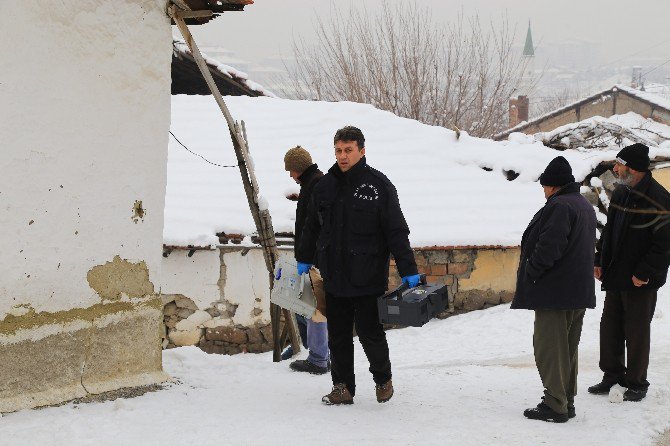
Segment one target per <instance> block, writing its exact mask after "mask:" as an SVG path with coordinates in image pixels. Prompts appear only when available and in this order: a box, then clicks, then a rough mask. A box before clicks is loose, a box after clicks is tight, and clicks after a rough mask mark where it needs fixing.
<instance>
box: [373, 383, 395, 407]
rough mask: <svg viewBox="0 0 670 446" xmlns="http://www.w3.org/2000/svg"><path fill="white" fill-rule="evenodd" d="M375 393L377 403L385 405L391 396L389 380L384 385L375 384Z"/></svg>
mask: <svg viewBox="0 0 670 446" xmlns="http://www.w3.org/2000/svg"><path fill="white" fill-rule="evenodd" d="M375 391H376V392H377V402H378V403H385V402H387V401H388V400H390V399H391V397H392V396H393V383H392V382H391V380H390V379H389V380H388V381H386V382H385V383H384V384H377V385H376V386H375Z"/></svg>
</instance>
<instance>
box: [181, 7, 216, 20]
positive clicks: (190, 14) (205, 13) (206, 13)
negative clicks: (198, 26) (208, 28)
mask: <svg viewBox="0 0 670 446" xmlns="http://www.w3.org/2000/svg"><path fill="white" fill-rule="evenodd" d="M213 15H214V13H213V12H212V11H210V10H207V9H205V10H202V11H176V12H175V16H176V17H179V18H180V19H196V18H202V17H211V16H213Z"/></svg>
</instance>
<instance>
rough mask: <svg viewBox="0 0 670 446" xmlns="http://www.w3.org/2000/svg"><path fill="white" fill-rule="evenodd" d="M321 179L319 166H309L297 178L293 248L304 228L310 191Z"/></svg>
mask: <svg viewBox="0 0 670 446" xmlns="http://www.w3.org/2000/svg"><path fill="white" fill-rule="evenodd" d="M322 177H323V172H321V171H320V170H319V166H317V165H316V164H312V165H311V166H309V167H308V168H307V170H305V171H304V172H303V173H302V174H301V175H300V176H299V177H298V180H299V181H300V195H299V196H298V205H297V206H296V210H295V232H294V233H293V234H295V244H294V246H295V247H297V246H298V244H300V239H301V237H302V228H303V227H304V226H305V220H306V218H307V209H308V207H309V202H310V200H311V198H312V191H313V190H314V186H316V184H317V183H318V182H319V180H320V179H321V178H322ZM307 263H314V262H307Z"/></svg>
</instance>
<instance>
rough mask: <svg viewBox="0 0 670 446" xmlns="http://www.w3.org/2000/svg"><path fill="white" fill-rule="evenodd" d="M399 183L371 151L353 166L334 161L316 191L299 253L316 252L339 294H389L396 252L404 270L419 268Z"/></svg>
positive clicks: (307, 258) (307, 259) (329, 285)
mask: <svg viewBox="0 0 670 446" xmlns="http://www.w3.org/2000/svg"><path fill="white" fill-rule="evenodd" d="M408 236H409V228H408V227H407V223H406V222H405V217H404V216H403V214H402V210H401V209H400V203H399V201H398V194H397V192H396V189H395V187H394V186H393V184H392V183H391V181H389V179H388V178H386V176H384V174H382V173H381V172H379V171H377V170H375V169H373V168H372V167H370V166H368V165H367V163H366V160H365V157H363V158H361V160H360V161H359V162H358V163H356V164H355V165H354V166H353V167H352V168H351V169H349V170H348V171H347V172H344V173H343V172H342V171H341V170H340V168H339V166H338V165H337V164H334V165H333V166H332V167H331V168H330V169H329V170H328V173H327V174H326V175H325V176H324V177H323V178H322V179H321V181H319V183H318V184H317V185H316V187H315V188H314V191H313V193H312V199H311V201H310V206H309V210H308V215H307V219H306V222H305V226H304V227H303V229H302V235H301V240H300V244H299V245H298V248H297V250H296V259H297V260H298V261H299V262H303V263H312V261H313V260H314V258H315V255H316V259H317V262H318V265H319V270H320V272H321V276H323V279H324V286H325V288H326V291H327V292H328V293H330V294H332V295H333V296H336V297H354V296H367V295H372V294H380V295H381V294H383V293H384V292H385V291H386V289H387V287H388V273H389V260H390V253H392V254H393V257H394V258H395V261H396V265H397V267H398V272H399V273H400V275H401V276H403V277H404V276H407V275H413V274H417V268H416V263H415V261H414V253H413V252H412V249H411V248H410V245H409V239H408Z"/></svg>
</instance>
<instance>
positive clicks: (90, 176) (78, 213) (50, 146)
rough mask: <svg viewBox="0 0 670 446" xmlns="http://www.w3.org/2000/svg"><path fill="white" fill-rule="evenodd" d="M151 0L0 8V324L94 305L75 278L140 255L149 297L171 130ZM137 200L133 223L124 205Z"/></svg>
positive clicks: (167, 42) (159, 15) (165, 51)
mask: <svg viewBox="0 0 670 446" xmlns="http://www.w3.org/2000/svg"><path fill="white" fill-rule="evenodd" d="M164 10H165V1H164V0H146V1H140V0H136V1H130V0H127V1H114V2H109V1H105V0H88V1H84V2H82V1H76V0H64V1H59V2H44V1H41V2H15V1H3V2H2V4H1V5H0V29H2V30H3V32H2V35H3V36H4V39H3V40H4V42H3V43H2V45H0V61H1V62H0V64H1V66H2V68H1V69H0V104H2V105H1V106H0V135H2V140H3V141H2V149H1V151H2V156H1V157H0V171H1V172H2V175H0V228H2V231H0V246H2V250H0V270H1V271H2V274H0V321H2V319H3V318H4V317H5V316H6V315H7V313H8V312H10V311H12V309H13V308H14V310H13V311H14V312H16V311H17V310H16V307H17V306H19V305H25V306H30V307H32V308H34V310H35V311H36V312H38V313H39V312H41V311H46V312H57V311H62V310H68V309H71V308H85V307H89V306H91V305H93V304H96V303H98V302H99V301H100V298H99V296H98V295H97V294H96V292H95V291H94V290H93V289H92V288H91V287H90V286H89V284H88V282H87V272H88V271H89V270H90V269H91V268H92V267H94V266H96V265H101V264H104V263H105V262H108V261H112V259H113V258H114V256H116V255H119V256H120V257H121V258H122V259H128V260H129V261H131V262H139V261H145V262H146V264H147V267H148V270H149V272H150V280H151V281H152V282H153V283H154V284H155V285H156V291H158V286H159V282H158V274H159V269H160V259H161V245H162V228H163V207H164V194H165V184H166V160H167V142H168V128H169V122H170V95H169V91H170V60H171V52H172V42H171V30H170V26H169V20H168V18H167V17H166V16H165V13H164ZM136 200H141V201H142V204H143V206H144V209H146V215H145V217H144V219H143V220H138V221H135V220H133V219H132V218H131V217H132V209H133V205H134V203H135V201H136Z"/></svg>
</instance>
